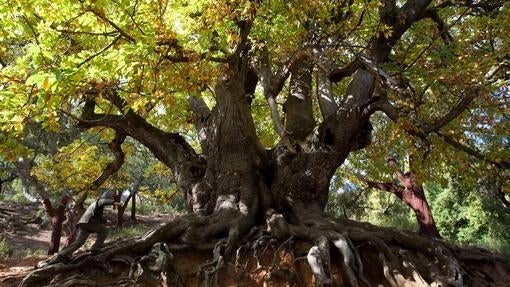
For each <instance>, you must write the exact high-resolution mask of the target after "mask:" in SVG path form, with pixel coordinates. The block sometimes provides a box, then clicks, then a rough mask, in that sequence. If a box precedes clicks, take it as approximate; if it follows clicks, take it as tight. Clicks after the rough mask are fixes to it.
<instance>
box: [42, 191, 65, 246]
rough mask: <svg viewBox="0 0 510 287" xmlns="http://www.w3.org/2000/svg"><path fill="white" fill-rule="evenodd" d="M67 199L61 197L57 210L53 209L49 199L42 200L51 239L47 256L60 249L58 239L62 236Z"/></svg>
mask: <svg viewBox="0 0 510 287" xmlns="http://www.w3.org/2000/svg"><path fill="white" fill-rule="evenodd" d="M68 201H69V197H68V196H67V195H63V196H62V198H61V199H60V203H59V205H58V207H57V208H54V207H53V206H52V204H51V202H50V200H49V199H47V198H46V199H44V200H43V205H44V208H45V210H46V213H47V214H48V215H49V217H50V219H51V239H50V243H49V247H48V255H52V254H54V253H57V252H58V250H59V247H60V237H61V236H62V225H63V222H64V219H65V210H66V206H67V203H68Z"/></svg>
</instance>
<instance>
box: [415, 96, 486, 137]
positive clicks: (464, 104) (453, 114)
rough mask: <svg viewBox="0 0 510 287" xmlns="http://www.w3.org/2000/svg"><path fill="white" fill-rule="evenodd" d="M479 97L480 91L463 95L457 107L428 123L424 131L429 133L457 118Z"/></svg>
mask: <svg viewBox="0 0 510 287" xmlns="http://www.w3.org/2000/svg"><path fill="white" fill-rule="evenodd" d="M477 97H478V91H475V92H473V93H470V94H468V95H465V96H464V97H462V99H461V100H460V102H459V103H458V104H457V105H456V106H455V107H453V108H452V109H451V110H450V111H449V112H448V113H447V114H446V115H445V116H444V117H442V118H440V119H438V120H436V121H435V122H433V123H430V124H428V125H426V128H425V130H424V131H423V132H424V133H426V134H428V133H430V132H435V131H439V130H440V129H441V128H442V127H444V126H445V125H447V124H448V123H450V122H452V121H453V120H454V119H455V118H457V117H458V116H459V115H460V114H462V113H463V112H464V111H465V110H466V109H467V108H468V107H469V105H470V104H471V102H472V101H473V100H474V99H475V98H477Z"/></svg>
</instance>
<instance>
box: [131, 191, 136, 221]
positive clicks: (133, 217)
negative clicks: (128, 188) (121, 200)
mask: <svg viewBox="0 0 510 287" xmlns="http://www.w3.org/2000/svg"><path fill="white" fill-rule="evenodd" d="M131 221H132V222H136V193H134V194H133V196H132V197H131Z"/></svg>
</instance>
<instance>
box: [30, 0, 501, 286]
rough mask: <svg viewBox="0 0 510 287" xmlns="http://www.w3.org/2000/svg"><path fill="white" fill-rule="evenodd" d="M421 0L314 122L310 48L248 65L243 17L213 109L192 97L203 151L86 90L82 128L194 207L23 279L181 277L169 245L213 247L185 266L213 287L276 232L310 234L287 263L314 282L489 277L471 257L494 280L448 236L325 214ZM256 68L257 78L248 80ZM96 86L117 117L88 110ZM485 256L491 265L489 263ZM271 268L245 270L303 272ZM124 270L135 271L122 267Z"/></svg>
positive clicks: (481, 257)
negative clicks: (163, 179)
mask: <svg viewBox="0 0 510 287" xmlns="http://www.w3.org/2000/svg"><path fill="white" fill-rule="evenodd" d="M429 2H430V1H410V2H409V3H412V4H413V5H412V6H411V5H410V4H409V5H408V4H406V5H404V7H402V13H404V12H406V13H407V14H405V15H403V16H402V17H403V18H402V19H400V20H399V21H396V20H395V19H394V20H395V22H391V23H388V25H398V27H395V30H394V33H393V34H392V36H391V37H390V38H388V39H386V38H384V37H380V38H377V39H376V40H374V43H371V45H370V48H369V49H368V51H367V52H366V56H364V57H363V59H361V58H360V59H357V60H356V62H358V63H357V64H355V65H353V66H354V67H355V68H354V70H352V71H351V73H352V75H351V76H352V77H351V81H350V84H349V86H348V89H347V92H346V94H345V95H343V96H342V97H341V100H340V101H339V103H338V105H337V104H336V103H335V102H334V101H328V103H326V102H325V101H323V99H331V98H332V95H328V94H321V95H320V98H321V101H323V102H322V104H321V105H323V104H326V105H327V108H326V107H323V108H321V109H322V116H323V118H322V119H321V120H320V121H315V120H314V117H313V113H312V109H311V102H312V100H311V95H312V92H311V89H312V83H311V79H312V77H311V74H310V73H311V71H312V61H311V59H310V57H311V56H310V55H312V53H311V52H310V53H306V52H305V53H297V54H296V55H297V56H296V57H295V58H292V59H290V61H289V62H288V65H286V67H285V68H284V69H282V71H280V72H278V73H272V71H271V68H270V67H271V66H270V65H266V64H265V63H264V60H261V62H262V67H251V66H250V61H249V59H246V58H243V56H242V55H248V54H249V53H247V51H246V50H245V49H249V45H244V46H243V43H244V44H246V42H245V41H246V37H247V36H246V35H247V32H248V31H249V24H247V23H246V22H242V23H241V24H242V25H241V24H240V30H241V32H240V35H241V36H244V38H243V37H241V38H242V39H244V40H241V43H240V44H239V47H238V49H237V50H236V51H234V52H233V54H232V55H231V57H230V58H229V61H228V62H229V63H228V64H225V65H224V66H223V70H222V71H223V73H222V75H221V76H220V77H219V79H218V81H217V84H216V87H215V89H214V96H215V100H216V105H215V106H214V108H213V109H212V110H209V108H208V107H207V106H206V105H205V103H204V102H203V101H202V100H201V99H199V98H190V101H189V103H190V107H191V109H192V110H193V112H194V114H195V116H196V122H195V125H196V129H197V134H198V136H199V141H200V144H201V151H202V154H200V155H199V154H197V152H196V151H195V150H194V149H193V148H192V147H191V145H190V144H189V143H187V142H186V141H185V139H184V138H183V137H182V136H181V135H180V134H178V133H171V132H166V131H163V130H160V129H158V128H156V127H154V126H152V125H151V124H149V123H148V122H147V121H146V120H145V119H144V118H142V117H141V116H139V115H137V114H136V113H135V112H134V111H133V110H130V109H129V107H128V106H127V105H126V103H125V102H124V100H123V99H122V97H121V96H120V95H119V91H118V89H117V88H116V87H115V85H112V86H108V85H106V87H107V90H102V91H97V90H94V89H92V90H91V91H90V92H89V94H87V95H86V104H85V106H84V107H83V112H82V115H81V117H80V118H79V125H80V126H81V127H84V128H90V127H94V126H106V127H109V128H112V129H114V130H115V131H117V133H118V134H122V135H126V136H130V137H132V138H134V139H136V140H138V141H139V142H141V143H142V144H144V145H145V146H147V147H148V148H149V149H150V150H151V151H152V152H153V153H154V155H155V156H156V157H157V158H158V159H159V160H160V161H162V162H163V163H165V164H166V165H167V166H168V167H169V168H171V170H172V172H173V176H174V179H175V181H176V183H177V186H178V188H179V190H180V192H182V193H183V195H184V197H185V198H186V201H187V203H188V207H189V211H190V214H189V215H185V216H182V217H179V218H177V219H175V220H174V221H172V222H171V223H168V224H167V225H165V226H163V227H161V228H158V229H156V230H153V231H151V232H149V233H147V234H145V235H144V236H142V237H140V238H135V239H130V240H126V241H125V242H120V243H119V242H116V243H114V244H111V245H110V246H109V247H108V248H107V249H106V251H105V252H104V253H103V254H100V255H98V256H94V257H88V258H86V259H84V260H81V261H79V262H76V263H75V264H72V265H52V266H48V267H45V268H43V269H41V270H36V271H34V272H33V273H32V274H31V275H29V276H28V277H27V278H25V280H24V282H23V283H22V284H21V286H31V285H30V284H32V283H33V282H37V281H38V280H39V282H44V281H48V280H50V279H52V278H53V276H54V275H55V274H57V273H61V272H66V273H65V274H67V275H62V276H60V277H58V278H57V277H55V281H54V282H58V283H62V284H66V282H67V283H69V284H71V283H72V282H73V280H77V279H76V277H72V276H71V277H69V276H70V275H69V274H73V272H76V270H79V268H81V267H83V266H86V265H87V264H89V263H90V262H102V263H105V262H109V264H114V263H115V264H125V266H124V271H123V273H122V274H120V275H118V276H117V277H116V278H110V279H109V280H118V279H119V278H120V277H128V278H130V279H129V280H132V281H130V282H131V283H133V282H135V283H136V282H137V280H138V278H134V277H136V276H137V275H136V274H140V270H142V271H144V270H145V271H147V272H153V273H154V272H155V273H156V275H158V276H160V277H161V278H162V277H165V278H166V277H167V276H171V274H174V275H172V276H174V277H175V278H177V277H179V276H177V275H178V274H179V272H182V269H179V264H180V263H179V261H180V260H185V259H184V258H181V257H173V258H172V256H171V253H170V251H175V250H180V251H182V250H189V249H193V250H197V249H200V250H204V249H205V250H212V252H211V253H212V254H211V257H212V258H211V261H209V262H207V264H204V265H202V266H198V267H197V268H195V270H194V271H192V272H194V273H199V274H202V275H203V276H204V281H205V282H206V284H205V285H206V286H208V285H209V283H211V282H212V281H215V283H218V281H217V280H218V276H214V275H215V274H216V275H217V274H218V273H222V274H226V275H227V276H229V275H231V274H230V273H231V272H232V270H231V269H232V268H230V267H231V264H230V263H236V265H235V266H237V267H238V266H240V265H243V264H245V263H246V264H247V265H248V262H247V261H248V260H249V259H247V258H250V256H246V257H244V258H245V259H243V255H246V254H248V253H249V252H248V251H250V250H255V251H256V250H257V248H258V246H268V247H269V246H270V245H271V244H272V243H271V242H274V241H275V239H276V242H279V244H276V247H275V246H273V247H274V248H275V251H277V252H276V253H278V252H280V251H282V250H283V249H285V248H287V246H288V245H290V244H292V243H290V242H295V241H298V242H307V244H308V245H307V250H306V252H305V253H304V254H303V253H302V252H301V253H298V254H295V255H296V256H295V257H293V258H291V260H290V262H291V263H292V264H293V262H294V261H295V260H296V261H297V260H298V258H296V257H299V258H305V257H306V259H307V261H308V265H309V269H308V272H309V274H310V272H311V273H312V274H313V276H314V278H315V281H316V284H317V285H318V286H331V284H335V285H341V284H345V285H348V286H378V285H382V286H429V285H428V284H435V286H447V285H448V284H450V285H453V286H462V285H463V284H464V282H468V281H469V280H471V281H469V282H482V283H481V284H482V285H483V283H487V284H488V282H489V280H490V279H489V277H490V276H486V275H484V273H483V272H484V271H483V270H481V269H480V268H477V267H476V264H473V262H472V261H468V260H473V261H476V262H483V263H484V264H489V265H490V264H493V266H497V267H498V268H500V269H501V270H500V273H501V274H503V275H502V276H505V274H510V270H508V268H507V267H505V265H504V263H503V262H504V259H502V258H501V257H499V256H496V255H490V254H489V253H487V252H485V251H479V250H477V251H470V252H468V254H467V255H466V254H465V250H462V249H459V248H457V247H455V246H452V245H450V244H448V243H446V242H441V241H434V240H430V239H427V238H422V237H420V236H418V235H415V234H409V233H405V232H400V231H393V230H386V229H380V228H377V227H374V226H371V225H369V224H361V223H356V222H352V221H349V220H339V219H335V218H331V217H329V216H327V215H326V214H325V213H324V208H325V206H326V202H327V198H328V192H329V184H330V181H331V178H332V176H333V174H334V172H335V171H336V170H337V168H338V167H339V166H341V165H342V163H343V162H344V161H345V160H346V158H347V157H348V155H349V154H350V152H352V151H353V150H357V149H361V148H364V147H365V146H367V145H368V144H370V141H371V124H370V121H369V120H370V116H371V115H372V114H373V113H374V112H375V111H376V110H378V109H379V107H380V106H381V100H383V101H384V100H385V99H384V98H382V99H381V98H377V97H375V93H374V91H375V90H376V88H377V85H379V84H380V83H379V82H378V81H380V80H381V78H382V77H381V75H380V74H379V70H378V69H377V67H378V65H379V64H380V63H382V62H384V61H386V60H387V57H388V55H389V53H390V51H391V47H392V45H393V44H394V43H395V42H396V41H397V40H398V38H399V37H400V36H401V35H402V34H403V33H404V32H405V30H406V29H407V28H408V27H409V26H410V25H411V23H413V21H415V20H416V19H417V18H419V17H420V15H417V13H420V11H424V10H425V8H426V7H427V5H428V4H429ZM385 3H386V6H388V7H386V6H385V7H383V8H384V9H388V10H391V9H397V8H396V6H395V5H393V6H395V7H393V6H392V5H391V3H394V2H392V1H385ZM389 6H391V7H389ZM409 6H410V7H409ZM384 9H382V10H384ZM383 12H384V11H383ZM393 12H395V11H393ZM383 14H384V13H383ZM392 19H393V18H392ZM244 29H248V31H245V30H244ZM266 60H267V59H266ZM253 71H257V74H258V76H253ZM289 75H290V87H291V89H290V95H289V96H288V97H287V101H286V102H285V105H284V106H285V107H284V113H285V115H286V119H285V124H284V125H282V121H281V119H280V115H279V114H278V113H279V112H278V109H276V108H275V100H274V98H275V97H276V95H278V94H279V93H280V91H281V89H282V87H283V85H284V83H285V80H286V79H287V78H288V76H289ZM259 78H260V79H261V81H262V85H263V89H264V94H265V96H266V99H267V100H268V104H269V105H270V108H271V112H272V117H273V121H274V122H275V129H276V130H277V133H278V134H279V135H280V137H281V142H279V143H278V144H277V145H276V146H275V147H274V148H272V149H270V150H265V149H264V148H263V147H262V145H261V144H260V143H259V139H258V136H257V133H256V129H255V124H254V121H253V118H252V113H251V97H252V96H253V93H254V87H255V86H256V85H257V81H258V79H259ZM332 78H333V77H332ZM324 81H325V82H324ZM321 83H322V84H324V86H325V87H327V86H328V85H329V83H327V80H326V79H322V80H321ZM103 88H104V87H103ZM99 93H101V96H102V98H103V99H107V100H109V101H110V102H112V103H113V105H115V106H116V107H117V108H118V111H120V112H122V113H123V114H122V115H117V114H115V115H113V114H98V113H96V112H95V106H96V102H95V101H96V97H98V95H99ZM323 93H330V89H328V88H325V89H323ZM383 104H386V105H388V104H389V103H387V102H384V103H383ZM332 109H333V110H334V112H332ZM316 122H318V124H317V125H315V123H316ZM280 244H281V245H280ZM330 248H331V249H333V250H330ZM180 251H179V252H180ZM255 257H257V256H256V255H255ZM126 258H128V259H126ZM468 258H469V259H468ZM487 259H488V260H490V261H491V262H490V263H487V261H488V260H487ZM243 260H244V261H243ZM275 260H276V259H275ZM162 262H164V263H162ZM257 263H259V262H258V261H257ZM268 264H269V265H267V266H262V267H261V266H257V267H255V269H254V270H252V272H258V271H259V268H266V269H265V270H267V271H265V272H266V273H265V274H266V275H265V276H263V277H264V279H263V281H265V283H263V284H272V283H271V282H274V281H272V280H275V279H274V277H277V276H282V277H283V278H284V279H285V281H286V282H287V283H288V284H291V283H289V282H299V281H300V280H302V279H301V278H300V275H299V272H298V271H296V269H295V268H287V269H285V270H284V268H283V267H282V266H279V265H277V264H276V263H275V262H274V261H273V263H272V264H271V263H268ZM292 264H291V265H292ZM105 265H108V264H105ZM364 266H365V268H364ZM97 268H98V269H100V268H101V267H100V266H98V267H97ZM335 268H336V269H335ZM130 269H131V272H126V271H129V270H130ZM176 270H177V271H176ZM179 270H181V271H179ZM310 270H311V271H310ZM335 270H341V271H340V272H335ZM473 270H476V271H474V272H473ZM90 272H92V271H90ZM498 272H499V271H498ZM142 273H143V272H142ZM190 273H191V272H190ZM247 273H249V272H247ZM151 274H152V273H151ZM175 274H177V275H175ZM66 276H68V277H66ZM232 276H233V275H232ZM245 276H246V275H245ZM273 276H274V277H273ZM160 277H158V278H160ZM184 277H185V276H184V275H183V276H181V277H179V278H181V279H182V278H184ZM296 278H297V279H296ZM88 280H90V279H88ZM176 280H177V279H176ZM182 280H184V279H182ZM477 280H478V281H477ZM123 282H124V283H126V284H128V283H129V282H127V281H126V282H125V281H123ZM304 282H310V280H308V281H304ZM332 282H334V283H332ZM88 283H90V282H88ZM117 283H119V284H120V283H122V282H117ZM112 284H113V283H112ZM295 284H296V285H298V284H299V283H295ZM467 284H469V283H467ZM253 285H257V284H255V283H253ZM259 285H262V284H259ZM482 285H479V286H482ZM500 285H501V284H500ZM501 286H503V285H501Z"/></svg>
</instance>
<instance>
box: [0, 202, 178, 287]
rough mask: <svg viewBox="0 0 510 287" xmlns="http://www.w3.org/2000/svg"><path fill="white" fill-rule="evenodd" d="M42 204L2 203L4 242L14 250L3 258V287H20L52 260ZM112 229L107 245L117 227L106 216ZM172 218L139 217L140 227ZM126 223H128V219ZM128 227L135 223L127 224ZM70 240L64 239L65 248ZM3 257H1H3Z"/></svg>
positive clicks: (0, 285)
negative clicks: (32, 273)
mask: <svg viewBox="0 0 510 287" xmlns="http://www.w3.org/2000/svg"><path fill="white" fill-rule="evenodd" d="M39 208H40V205H39V204H38V203H12V202H0V234H1V235H0V240H1V239H2V238H4V239H5V240H6V242H7V243H8V246H10V247H11V254H10V255H9V256H5V255H0V287H4V286H6V287H7V286H17V285H18V283H19V281H20V280H21V279H22V278H23V277H25V276H26V275H27V274H28V273H29V272H30V271H32V270H34V266H36V264H37V263H38V262H40V261H43V260H46V259H48V258H50V257H51V256H49V255H46V251H47V248H48V246H49V240H50V237H51V230H50V225H49V224H47V223H45V221H46V220H45V218H43V216H44V214H43V213H40V212H39V213H38V212H37V211H38V209H39ZM106 217H107V219H108V221H109V224H108V225H109V226H108V227H109V228H110V230H111V231H112V233H114V234H113V235H112V236H110V237H109V238H108V239H107V240H106V242H107V243H108V242H109V241H112V240H116V239H118V238H116V237H118V236H119V235H117V236H115V232H114V229H115V228H114V225H115V222H116V219H115V218H116V214H113V213H111V212H110V213H108V214H107V215H106ZM171 218H172V216H169V215H161V214H157V215H154V216H145V215H137V223H136V224H137V225H139V226H140V227H141V228H142V229H150V228H152V227H156V226H158V225H160V224H162V223H165V222H168V221H169V220H170V219H171ZM125 220H126V219H125ZM124 225H125V226H132V225H134V223H132V222H130V221H129V220H126V221H125V224H124ZM65 239H66V237H62V240H61V246H62V244H63V243H64V242H65ZM94 240H95V238H94V235H91V238H89V239H88V240H87V244H86V245H85V247H83V248H82V249H80V250H79V251H77V253H76V254H79V253H80V252H83V249H85V248H86V247H87V246H89V245H91V244H92V243H93V242H94ZM0 254H1V253H0Z"/></svg>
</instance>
